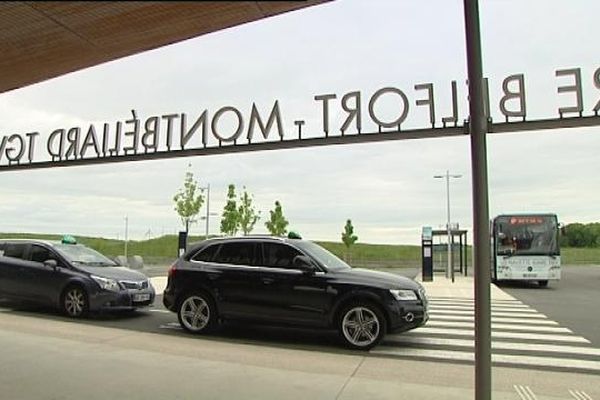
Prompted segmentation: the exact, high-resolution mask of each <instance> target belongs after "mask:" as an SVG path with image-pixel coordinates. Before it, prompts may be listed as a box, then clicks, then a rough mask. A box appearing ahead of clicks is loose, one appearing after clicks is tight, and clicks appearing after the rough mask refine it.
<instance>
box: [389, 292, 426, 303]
mask: <svg viewBox="0 0 600 400" xmlns="http://www.w3.org/2000/svg"><path fill="white" fill-rule="evenodd" d="M390 293H391V294H392V296H394V298H395V299H396V300H398V301H405V300H419V298H418V297H417V294H416V293H415V292H414V291H412V290H401V289H390Z"/></svg>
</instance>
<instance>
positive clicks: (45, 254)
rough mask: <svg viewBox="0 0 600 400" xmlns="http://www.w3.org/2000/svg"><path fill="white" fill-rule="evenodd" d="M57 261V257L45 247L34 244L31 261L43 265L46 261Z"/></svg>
mask: <svg viewBox="0 0 600 400" xmlns="http://www.w3.org/2000/svg"><path fill="white" fill-rule="evenodd" d="M50 259H52V260H56V257H55V256H54V255H53V254H52V252H50V250H48V249H47V248H45V247H42V246H38V245H36V244H34V245H33V246H31V261H37V262H41V263H43V262H44V261H46V260H50Z"/></svg>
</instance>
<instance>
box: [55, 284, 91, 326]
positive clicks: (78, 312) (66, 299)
mask: <svg viewBox="0 0 600 400" xmlns="http://www.w3.org/2000/svg"><path fill="white" fill-rule="evenodd" d="M60 305H61V310H62V312H63V313H64V314H66V315H67V316H69V317H71V318H82V317H84V316H85V315H86V314H87V313H88V311H89V302H88V295H87V293H86V291H85V289H83V288H82V287H81V286H79V285H71V286H69V287H67V288H66V289H65V291H64V292H63V294H62V296H61V298H60Z"/></svg>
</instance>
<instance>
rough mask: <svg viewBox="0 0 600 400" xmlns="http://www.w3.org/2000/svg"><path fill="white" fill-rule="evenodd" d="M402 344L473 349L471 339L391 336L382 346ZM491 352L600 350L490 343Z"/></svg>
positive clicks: (575, 352) (584, 352) (597, 351)
mask: <svg viewBox="0 0 600 400" xmlns="http://www.w3.org/2000/svg"><path fill="white" fill-rule="evenodd" d="M387 343H390V344H403V345H409V346H410V345H412V346H414V345H422V346H446V347H461V348H464V347H467V348H470V349H473V348H474V346H475V341H474V340H472V339H448V338H433V337H417V336H401V335H399V336H398V335H397V336H393V337H386V338H385V339H384V342H383V344H384V345H385V344H387ZM492 350H514V351H520V352H548V353H563V354H573V355H584V356H599V357H600V349H596V348H593V347H578V346H569V345H552V344H539V343H513V342H501V341H492Z"/></svg>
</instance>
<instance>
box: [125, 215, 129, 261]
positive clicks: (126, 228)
mask: <svg viewBox="0 0 600 400" xmlns="http://www.w3.org/2000/svg"><path fill="white" fill-rule="evenodd" d="M128 230H129V217H128V216H127V215H126V216H125V259H127V242H128V241H129V237H128Z"/></svg>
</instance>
